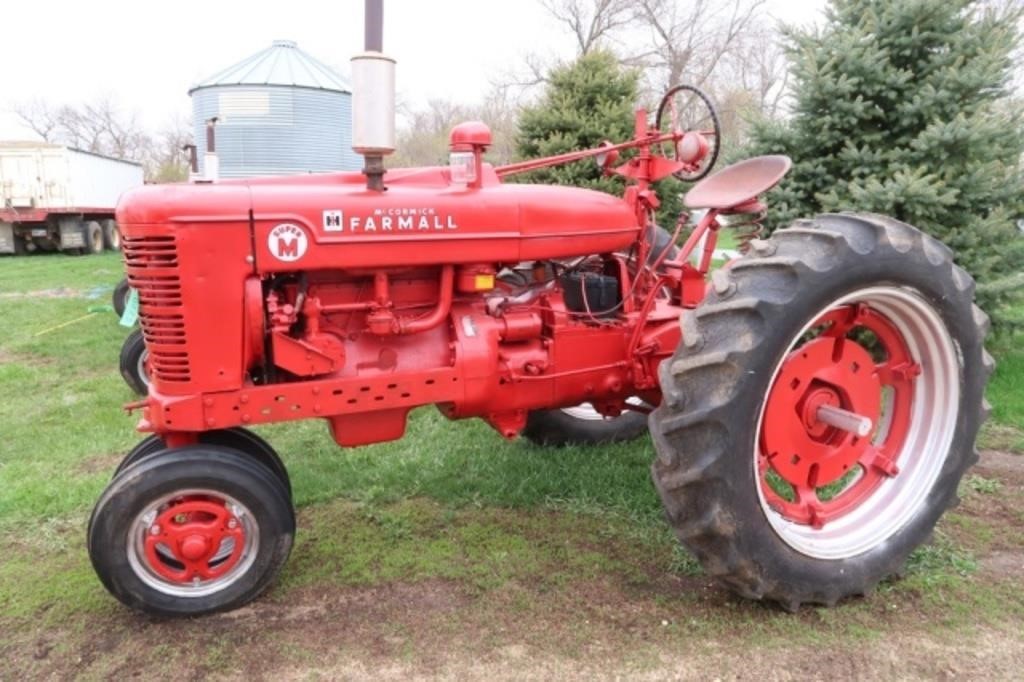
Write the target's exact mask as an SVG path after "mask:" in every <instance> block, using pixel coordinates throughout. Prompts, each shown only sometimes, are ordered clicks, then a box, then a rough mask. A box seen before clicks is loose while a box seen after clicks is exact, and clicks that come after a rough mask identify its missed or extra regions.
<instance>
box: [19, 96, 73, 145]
mask: <svg viewBox="0 0 1024 682" xmlns="http://www.w3.org/2000/svg"><path fill="white" fill-rule="evenodd" d="M11 112H12V113H13V114H14V115H15V116H16V117H17V118H18V120H19V121H20V122H21V125H23V126H24V127H26V128H28V129H29V130H31V131H32V132H34V133H35V134H36V135H38V136H39V137H41V138H43V141H44V142H54V141H55V138H56V137H57V136H58V135H59V134H60V133H59V131H60V127H61V123H60V118H61V110H60V109H57V108H54V107H52V106H51V105H50V104H48V103H47V102H45V101H43V100H41V99H34V100H31V101H28V102H22V103H20V104H16V105H15V106H14V107H13V108H12V109H11Z"/></svg>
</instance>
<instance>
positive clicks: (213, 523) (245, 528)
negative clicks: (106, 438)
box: [87, 445, 295, 616]
mask: <svg viewBox="0 0 1024 682" xmlns="http://www.w3.org/2000/svg"><path fill="white" fill-rule="evenodd" d="M294 534H295V515H294V510H293V509H292V505H291V501H290V500H289V499H288V495H287V494H286V493H285V490H284V488H283V487H282V486H281V484H280V482H279V481H278V479H277V477H276V476H274V474H273V473H272V472H270V471H269V470H268V469H267V468H266V467H264V466H263V465H261V464H259V463H258V462H256V461H254V460H253V459H252V458H251V457H248V456H247V455H245V454H243V453H240V452H237V451H234V450H231V449H229V448H221V447H216V446H210V445H195V446H190V447H184V448H176V449H172V450H163V451H161V452H159V453H156V454H154V455H153V456H151V457H149V458H147V459H146V460H145V461H142V462H139V463H138V464H137V465H136V466H132V467H129V468H127V469H125V470H124V471H123V472H121V474H120V475H118V476H117V477H116V478H115V479H114V480H113V481H111V483H110V484H109V485H108V486H107V489H106V490H105V491H104V493H103V495H102V496H101V497H100V500H99V502H98V503H97V504H96V507H95V508H94V509H93V513H92V517H91V518H90V521H89V530H88V537H87V543H88V548H89V558H90V559H91V560H92V565H93V568H94V569H95V570H96V573H97V575H98V576H99V578H100V581H101V582H102V583H103V585H104V586H105V587H106V588H107V590H108V591H110V593H111V594H112V595H114V596H115V597H117V598H118V599H119V600H120V601H121V602H123V603H124V604H125V605H127V606H129V607H131V608H134V609H138V610H140V611H144V612H146V613H150V614H155V615H160V616H198V615H202V614H205V613H212V612H215V611H222V610H227V609H233V608H237V607H239V606H242V605H243V604H246V603H248V602H249V601H251V600H253V599H254V598H256V597H257V596H258V595H259V594H260V593H261V592H263V591H264V590H265V589H266V588H267V587H268V586H269V585H270V583H271V582H272V581H273V579H274V577H275V576H276V575H277V574H278V573H279V572H280V570H281V567H282V566H283V565H284V563H285V561H287V559H288V554H289V553H290V551H291V547H292V540H293V537H294Z"/></svg>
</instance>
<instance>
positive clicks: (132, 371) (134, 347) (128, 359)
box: [119, 329, 149, 395]
mask: <svg viewBox="0 0 1024 682" xmlns="http://www.w3.org/2000/svg"><path fill="white" fill-rule="evenodd" d="M148 363H149V351H147V350H146V340H145V339H144V338H143V336H142V330H141V329H135V330H132V333H131V334H129V335H128V336H127V337H126V338H125V340H124V343H123V344H121V356H120V358H119V364H120V369H121V377H122V378H123V379H124V382H125V383H126V384H128V387H129V388H131V389H132V391H134V392H135V393H136V394H137V395H146V394H147V393H149V364H148Z"/></svg>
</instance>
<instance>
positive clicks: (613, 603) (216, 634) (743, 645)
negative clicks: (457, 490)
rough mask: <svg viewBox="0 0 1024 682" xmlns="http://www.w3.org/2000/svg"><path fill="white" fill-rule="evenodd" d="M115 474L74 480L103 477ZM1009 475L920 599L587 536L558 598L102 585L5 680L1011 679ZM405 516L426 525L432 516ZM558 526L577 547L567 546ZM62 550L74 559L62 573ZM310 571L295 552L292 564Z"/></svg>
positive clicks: (1016, 626)
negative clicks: (773, 582)
mask: <svg viewBox="0 0 1024 682" xmlns="http://www.w3.org/2000/svg"><path fill="white" fill-rule="evenodd" d="M116 457H117V456H116V455H102V456H97V457H93V458H91V459H90V460H88V461H87V462H88V463H86V464H83V465H82V466H85V467H87V468H88V469H89V470H90V471H92V470H93V469H94V468H95V469H96V470H99V469H101V468H112V466H113V465H114V464H115V462H113V459H115V458H116ZM1022 461H1024V458H1021V457H1020V456H1017V455H1010V454H1006V453H998V452H996V453H984V454H983V457H982V462H981V464H980V465H979V466H978V467H977V468H976V469H975V470H973V471H972V473H973V474H976V475H978V476H982V477H984V478H985V479H993V480H996V481H998V482H999V485H1000V488H999V489H998V490H997V491H995V492H982V491H980V490H979V489H973V488H970V486H968V487H967V488H966V491H967V492H966V493H965V495H964V503H963V505H961V507H960V508H959V509H957V510H955V512H954V513H953V514H950V515H948V516H947V518H946V519H945V520H944V521H943V526H942V528H943V531H942V532H943V533H946V534H948V535H952V536H954V537H955V538H956V539H957V544H958V545H962V546H964V547H968V548H970V551H971V552H973V554H974V561H976V564H977V568H976V569H975V570H974V572H973V573H969V574H968V576H967V577H966V578H961V579H960V580H961V582H959V583H956V584H954V585H952V586H948V585H945V584H939V585H938V586H937V587H934V588H933V592H931V593H929V592H928V591H927V590H928V589H929V588H928V586H927V584H926V583H923V582H918V583H916V584H917V585H918V586H917V587H914V588H911V589H901V588H900V587H899V583H897V585H896V586H895V587H893V586H883V587H881V588H880V589H879V591H878V592H877V593H876V594H875V595H874V596H872V597H870V598H867V599H852V600H848V601H847V602H845V603H844V604H843V605H842V606H840V607H839V608H837V609H816V608H805V609H802V610H801V611H800V612H799V613H797V614H795V615H794V614H788V613H784V612H782V611H781V610H780V609H777V608H774V607H771V606H766V605H763V604H758V603H754V602H750V601H745V600H741V599H738V598H736V597H733V596H732V595H731V594H729V593H728V592H726V591H725V590H723V589H721V588H719V587H717V586H716V585H715V584H713V583H712V582H711V581H710V580H709V579H708V578H706V577H704V576H700V575H696V576H681V575H673V574H671V573H668V572H666V571H665V567H664V566H663V565H662V566H654V565H651V566H648V565H646V564H645V562H644V561H642V560H636V561H633V562H632V563H630V562H629V561H627V560H626V559H627V558H628V557H627V554H628V551H629V546H630V545H628V544H627V545H623V544H621V542H622V539H621V538H619V539H611V540H609V541H608V542H603V541H602V540H601V539H600V538H599V536H597V535H596V534H593V533H590V534H587V533H584V535H586V536H587V537H588V540H587V542H586V543H585V544H584V545H578V544H572V545H571V547H572V551H573V552H582V551H584V549H585V550H587V551H592V552H594V553H596V554H599V555H600V556H602V557H606V558H607V559H608V560H609V561H611V562H613V565H614V566H615V567H616V568H614V570H606V571H598V572H595V573H593V574H591V575H572V576H569V577H567V578H566V579H565V580H564V581H561V582H560V581H551V580H548V579H544V580H542V579H540V573H538V574H536V575H533V574H529V573H524V574H518V573H511V574H509V575H511V576H512V577H511V578H509V579H506V580H504V581H503V582H499V583H498V584H492V583H491V582H488V581H478V580H474V579H467V578H465V577H464V576H463V577H451V576H450V575H449V576H447V577H445V576H443V575H442V576H440V577H438V576H436V575H435V576H432V577H428V578H423V579H412V578H410V579H400V580H392V581H384V582H373V583H372V584H342V583H341V582H337V583H336V582H332V581H333V579H334V577H333V575H331V576H328V578H329V579H327V580H322V581H320V580H318V581H317V582H316V583H315V584H312V585H306V584H302V583H301V582H300V581H298V580H295V575H292V576H288V575H287V574H286V575H285V576H284V578H283V580H282V581H281V583H280V584H279V585H278V586H277V587H276V588H274V589H272V590H271V591H270V592H269V593H268V594H266V595H264V596H263V597H262V598H260V599H259V600H257V601H256V602H255V603H253V604H251V605H249V606H247V607H245V608H242V609H239V610H236V611H233V612H230V613H226V614H220V615H216V616H211V617H208V618H199V619H193V620H185V621H165V620H160V619H154V618H149V617H145V616H141V615H138V614H135V613H133V612H130V611H128V610H127V609H124V608H122V607H121V606H120V605H118V604H117V603H116V602H114V600H113V599H110V598H109V597H106V595H104V594H102V593H101V592H100V588H99V586H98V585H97V586H96V595H97V599H98V600H99V601H98V604H97V605H96V606H94V607H92V608H91V609H90V610H88V611H82V612H79V613H80V615H75V616H73V617H62V618H60V619H59V621H58V622H56V623H54V622H50V623H47V622H46V617H45V616H46V614H45V613H41V614H39V618H38V621H32V622H20V623H5V622H2V621H0V631H3V632H4V636H2V637H0V679H6V678H14V677H18V678H58V679H60V678H65V677H72V676H77V677H86V678H104V679H105V678H111V677H130V676H135V677H139V678H142V679H172V678H173V679H206V678H217V679H273V680H278V679H282V680H292V679H296V680H297V679H303V680H304V679H310V678H318V677H323V678H328V679H336V678H352V679H369V678H373V679H385V680H387V679H403V680H404V679H408V678H436V679H466V678H470V679H477V678H487V679H496V680H500V679H516V680H521V679H526V680H530V679H544V680H547V679H582V678H587V679H595V678H596V679H609V678H613V677H629V678H636V679H665V678H677V679H709V678H718V679H722V680H740V679H754V678H763V679H767V680H775V679H806V678H812V679H824V678H835V679H892V678H899V679H956V678H968V679H1012V678H1014V677H1017V676H1019V671H1020V670H1021V669H1022V667H1024V637H1021V635H1020V633H1021V628H1022V620H1021V618H1020V617H1019V615H1020V614H1022V613H1024V601H1022V599H1024V598H1022V597H1021V595H1020V594H1019V592H1018V588H1019V585H1020V584H1021V582H1022V581H1024V541H1022V538H1024V536H1022V535H1021V534H1020V533H1019V532H1016V530H1015V529H1016V527H1017V526H1016V525H1013V523H1012V520H1013V519H1014V518H1020V514H1021V513H1022V512H1024V494H1022V490H1024V488H1022V483H1024V471H1022V469H1021V466H1020V464H1021V462H1022ZM978 487H979V488H981V487H983V486H980V484H979V486H978ZM331 505H334V506H331ZM335 507H336V508H335ZM350 507H351V508H350ZM388 509H390V508H388ZM402 509H405V511H407V512H410V514H413V515H414V516H415V517H416V518H422V517H427V521H425V523H429V514H430V512H431V507H430V506H429V504H427V503H424V504H423V508H422V509H420V508H419V507H416V506H412V507H408V508H402ZM362 513H364V512H361V511H360V509H359V508H356V507H353V506H352V505H350V504H346V503H341V502H339V503H331V504H330V505H322V506H317V507H315V508H311V509H307V510H303V513H302V517H303V518H302V521H303V524H305V525H306V526H311V525H312V526H314V527H315V524H314V521H315V519H316V518H318V517H319V516H320V515H327V516H329V518H328V519H327V521H329V522H331V523H335V522H341V521H345V520H347V521H348V522H349V523H350V524H354V523H356V522H357V520H358V519H359V518H360V516H359V514H362ZM465 513H466V514H469V512H465ZM461 514H463V512H459V513H456V514H453V516H452V517H451V518H449V519H448V520H447V521H445V523H450V524H453V526H454V527H455V528H459V527H460V526H459V525H458V524H460V523H472V524H475V525H481V524H484V523H485V522H495V523H498V522H503V523H507V524H508V525H509V529H507V530H509V533H510V534H511V530H510V529H512V528H513V527H514V528H515V529H517V530H518V531H521V532H522V533H523V536H524V537H525V538H526V540H527V541H528V542H530V543H537V542H548V543H559V542H561V543H564V542H570V540H569V539H568V538H574V537H577V536H578V534H579V533H578V532H575V531H578V530H579V529H578V528H576V526H580V527H583V526H585V524H586V522H585V521H584V520H581V519H576V518H575V517H568V518H567V519H563V518H562V516H560V515H559V514H556V513H554V512H551V513H550V514H549V513H547V512H528V511H520V512H509V511H507V510H495V509H483V510H478V511H475V512H473V514H475V515H474V516H468V517H467V519H468V520H467V519H462V517H461V516H460V515H461ZM548 516H552V517H553V518H548ZM403 518H404V517H403ZM445 518H448V517H445ZM538 519H539V520H538ZM502 520H504V521H502ZM541 521H543V523H541ZM563 521H564V522H565V523H569V524H570V525H573V528H572V529H570V530H571V531H574V532H570V530H560V529H561V526H560V525H559V524H560V523H561V522H563ZM438 523H440V521H438ZM531 523H532V524H534V525H531ZM71 525H72V526H74V527H73V528H71V527H61V528H59V529H55V533H54V534H55V535H56V536H58V537H59V538H64V537H69V538H72V539H75V538H78V537H79V535H80V533H81V527H82V526H83V525H84V519H82V520H76V521H75V523H74V524H71ZM1018 525H1019V524H1018ZM332 527H333V526H332ZM540 529H547V530H546V532H547V533H548V535H543V534H542V533H541V530H540ZM384 531H386V526H382V529H381V532H384ZM1011 531H1013V532H1011ZM408 532H409V533H412V534H413V537H414V538H420V537H421V536H423V537H427V536H428V535H429V534H425V532H424V531H422V529H418V527H417V529H415V530H409V531H408ZM985 533H988V534H989V536H990V537H988V538H987V539H986V538H985V537H983V535H984V534H985ZM330 540H331V538H330V537H329V536H325V537H323V538H321V539H320V541H322V542H329V541H330ZM396 541H397V540H396ZM69 544H70V540H69ZM14 549H19V548H14ZM634 550H635V546H634ZM75 551H80V548H76V546H74V545H73V544H72V545H71V546H70V549H69V550H67V552H66V553H65V554H62V556H69V557H70V556H73V554H74V552H75ZM297 551H299V552H300V553H301V552H302V551H303V550H302V549H301V548H299V549H298V550H297ZM493 551H494V552H497V553H502V552H505V551H506V550H505V549H503V548H502V547H500V546H496V547H495V548H494V550H493ZM320 556H321V555H320V554H316V553H312V552H310V551H308V550H307V554H306V555H305V561H307V562H308V561H315V560H316V559H317V557H320ZM513 556H514V555H513ZM295 558H296V557H295V556H293V559H295ZM500 560H501V558H500V557H499V558H498V559H497V560H496V561H500ZM509 560H514V558H513V559H509ZM294 565H295V566H298V564H294ZM452 570H454V568H453V569H452ZM546 570H547V569H546V568H545V569H543V571H546ZM543 571H541V572H543ZM442 572H443V569H442ZM939 577H942V576H939ZM85 578H88V579H89V580H93V581H94V580H95V579H94V578H93V577H92V576H91V574H88V575H87V576H85ZM85 578H81V579H85ZM545 578H547V576H545ZM369 579H373V578H372V576H371V577H370V578H369ZM290 580H291V581H293V582H290ZM359 580H363V578H359ZM912 580H913V578H909V579H908V581H912ZM956 585H959V587H957V586H956ZM972 594H982V595H985V596H986V598H988V599H990V601H991V602H992V603H994V604H995V606H994V607H992V608H988V607H985V606H984V604H985V602H984V601H983V600H981V601H972V599H973V597H971V595H972ZM958 600H964V603H965V604H970V605H971V606H969V607H967V608H968V613H967V615H962V614H961V615H957V612H956V606H957V604H956V602H957V601H958ZM975 609H977V610H975ZM53 620H55V619H53V618H51V619H50V621H53Z"/></svg>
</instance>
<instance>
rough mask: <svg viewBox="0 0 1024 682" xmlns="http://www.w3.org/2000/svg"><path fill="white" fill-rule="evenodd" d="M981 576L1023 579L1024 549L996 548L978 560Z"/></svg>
mask: <svg viewBox="0 0 1024 682" xmlns="http://www.w3.org/2000/svg"><path fill="white" fill-rule="evenodd" d="M978 568H979V574H980V576H981V577H985V578H990V579H995V580H1008V579H1010V580H1024V550H1019V551H1011V550H998V551H995V552H992V553H991V554H989V555H988V556H985V557H983V558H982V559H981V561H979V562H978Z"/></svg>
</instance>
